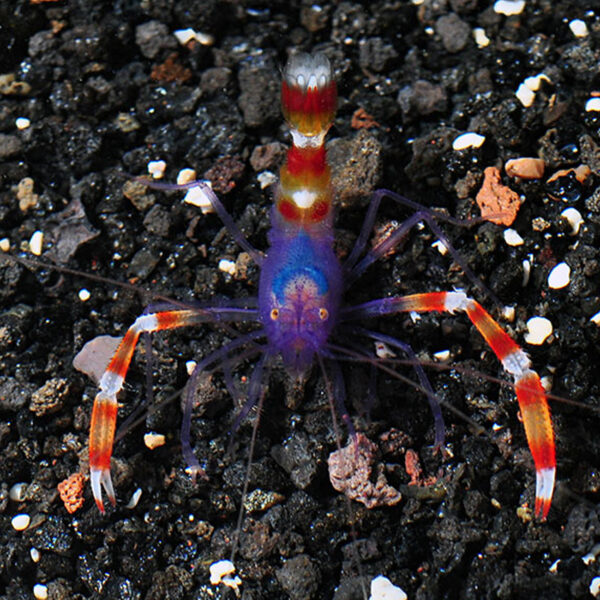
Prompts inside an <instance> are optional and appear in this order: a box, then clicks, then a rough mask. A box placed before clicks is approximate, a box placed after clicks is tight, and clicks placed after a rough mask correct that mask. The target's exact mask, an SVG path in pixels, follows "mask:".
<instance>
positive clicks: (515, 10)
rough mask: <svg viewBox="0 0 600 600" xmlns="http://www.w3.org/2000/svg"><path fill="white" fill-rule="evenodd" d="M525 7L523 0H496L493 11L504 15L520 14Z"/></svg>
mask: <svg viewBox="0 0 600 600" xmlns="http://www.w3.org/2000/svg"><path fill="white" fill-rule="evenodd" d="M524 8H525V0H498V2H496V3H495V4H494V12H496V13H498V14H499V15H504V16H505V17H510V16H511V15H520V14H521V13H522V12H523V9H524Z"/></svg>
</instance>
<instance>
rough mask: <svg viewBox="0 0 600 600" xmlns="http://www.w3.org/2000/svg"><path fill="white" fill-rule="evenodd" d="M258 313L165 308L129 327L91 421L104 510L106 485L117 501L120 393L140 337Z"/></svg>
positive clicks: (95, 479)
mask: <svg viewBox="0 0 600 600" xmlns="http://www.w3.org/2000/svg"><path fill="white" fill-rule="evenodd" d="M253 317H256V311H255V310H252V309H237V308H236V309H230V308H223V307H220V308H218V309H211V310H208V309H202V310H200V309H199V310H165V311H160V312H156V313H151V314H146V315H142V316H141V317H138V318H137V319H136V321H135V323H134V324H133V325H132V326H131V327H130V328H129V329H128V330H127V333H126V334H125V337H123V339H122V340H121V343H120V344H119V347H118V348H117V351H116V352H115V354H114V356H113V357H112V359H111V361H110V362H109V363H108V367H106V371H104V373H103V375H102V377H101V378H100V381H99V383H98V387H99V388H100V389H99V391H98V393H97V394H96V398H95V399H94V408H93V410H92V421H91V424H90V480H91V484H92V493H93V494H94V499H95V500H96V505H97V506H98V508H99V509H100V512H104V503H103V502H102V487H104V489H105V491H106V495H107V496H108V499H109V500H110V502H111V504H112V505H113V506H114V505H115V493H114V489H113V485H112V481H111V478H110V457H111V455H112V447H113V440H114V437H115V426H116V422H117V408H118V407H117V395H118V394H119V392H120V391H121V390H122V389H123V383H124V381H125V375H126V374H127V369H128V368H129V364H130V363H131V358H132V357H133V352H134V350H135V346H136V344H137V341H138V339H139V337H140V335H141V334H142V333H145V332H148V333H151V332H154V331H163V330H166V329H175V328H177V327H185V326H188V325H199V324H201V323H206V322H207V321H219V320H222V321H242V320H249V319H251V318H253Z"/></svg>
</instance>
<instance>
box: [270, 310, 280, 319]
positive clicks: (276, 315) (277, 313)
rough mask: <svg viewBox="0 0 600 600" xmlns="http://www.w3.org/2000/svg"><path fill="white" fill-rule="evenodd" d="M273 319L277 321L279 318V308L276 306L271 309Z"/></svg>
mask: <svg viewBox="0 0 600 600" xmlns="http://www.w3.org/2000/svg"><path fill="white" fill-rule="evenodd" d="M270 316H271V320H272V321H277V319H279V309H278V308H274V309H273V310H271V315H270Z"/></svg>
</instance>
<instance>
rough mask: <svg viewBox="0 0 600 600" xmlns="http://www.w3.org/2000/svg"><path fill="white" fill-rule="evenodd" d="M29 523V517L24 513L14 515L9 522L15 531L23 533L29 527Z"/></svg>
mask: <svg viewBox="0 0 600 600" xmlns="http://www.w3.org/2000/svg"><path fill="white" fill-rule="evenodd" d="M29 523H31V517H30V516H29V515H28V514H25V513H21V514H19V515H15V516H14V517H13V518H12V519H11V521H10V524H11V525H12V527H13V529H14V530H15V531H25V529H27V528H28V527H29Z"/></svg>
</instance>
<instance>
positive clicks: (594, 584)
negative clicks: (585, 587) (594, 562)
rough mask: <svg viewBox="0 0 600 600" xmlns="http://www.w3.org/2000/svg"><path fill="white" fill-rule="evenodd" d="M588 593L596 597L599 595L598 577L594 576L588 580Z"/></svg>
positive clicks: (599, 580) (599, 581)
mask: <svg viewBox="0 0 600 600" xmlns="http://www.w3.org/2000/svg"><path fill="white" fill-rule="evenodd" d="M590 594H591V595H592V596H594V598H597V597H598V596H599V595H600V577H594V579H592V580H591V581H590Z"/></svg>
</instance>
